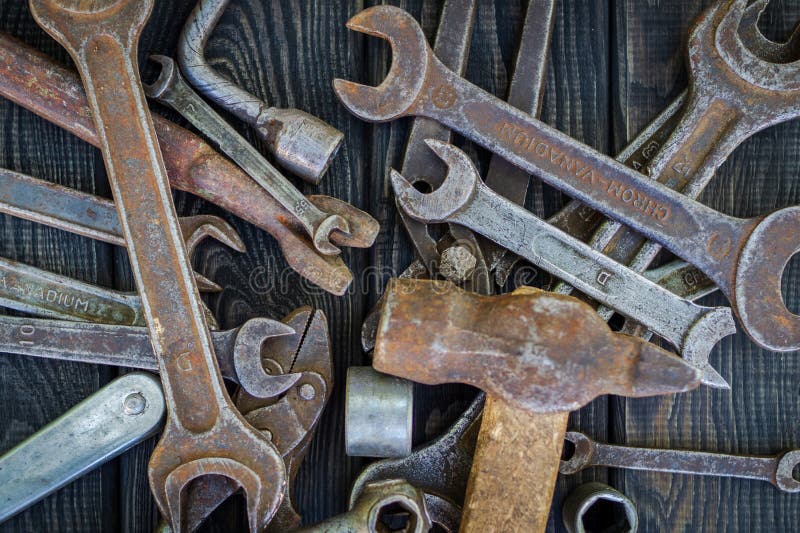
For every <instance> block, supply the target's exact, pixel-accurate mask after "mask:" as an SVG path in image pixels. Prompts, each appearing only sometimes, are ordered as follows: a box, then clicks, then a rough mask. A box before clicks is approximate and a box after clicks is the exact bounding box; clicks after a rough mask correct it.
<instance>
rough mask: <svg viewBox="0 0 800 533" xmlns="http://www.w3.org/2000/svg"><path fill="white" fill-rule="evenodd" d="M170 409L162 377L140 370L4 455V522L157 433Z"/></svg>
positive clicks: (0, 471)
mask: <svg viewBox="0 0 800 533" xmlns="http://www.w3.org/2000/svg"><path fill="white" fill-rule="evenodd" d="M165 411H166V408H165V405H164V395H163V394H162V392H161V385H160V384H159V383H158V379H157V378H156V377H154V376H151V375H149V374H143V373H139V372H134V373H130V374H126V375H125V376H123V377H121V378H118V379H116V380H114V381H112V382H111V383H109V384H108V385H106V386H105V387H103V388H102V389H100V390H99V391H97V392H95V393H94V394H92V395H91V396H89V397H88V398H86V399H85V400H83V401H82V402H81V403H79V404H78V405H76V406H75V407H73V408H72V409H70V410H69V411H67V412H66V413H64V414H63V415H61V416H60V417H58V418H57V419H55V420H53V421H52V422H50V423H49V424H47V425H46V426H45V427H43V428H42V429H40V430H39V431H37V432H36V433H35V434H33V435H31V436H30V437H28V438H27V439H25V440H24V441H22V442H21V443H19V444H18V445H17V446H15V447H14V448H13V449H11V450H10V451H8V452H7V453H5V454H4V455H3V456H2V457H0V522H2V521H4V520H6V519H8V518H9V517H11V516H13V515H15V514H16V513H18V512H20V511H22V510H23V509H25V508H27V507H29V506H31V505H33V504H34V503H36V502H37V501H39V500H41V499H42V498H44V497H45V496H47V495H48V494H52V493H53V492H55V491H57V490H58V489H60V488H61V487H63V486H65V485H67V484H68V483H70V482H71V481H73V480H75V479H78V478H79V477H81V476H82V475H84V474H85V473H87V472H89V471H91V470H93V469H95V468H96V467H97V466H99V465H101V464H103V463H105V462H106V461H109V460H111V459H113V458H114V457H116V456H118V455H120V454H121V453H123V452H124V451H125V450H127V449H129V448H131V447H132V446H134V445H135V444H137V443H139V442H141V441H143V440H144V439H146V438H147V437H149V436H151V435H153V434H154V433H156V431H158V429H159V428H160V427H161V424H162V421H163V420H164V413H165ZM32 471H35V472H36V475H31V472H32Z"/></svg>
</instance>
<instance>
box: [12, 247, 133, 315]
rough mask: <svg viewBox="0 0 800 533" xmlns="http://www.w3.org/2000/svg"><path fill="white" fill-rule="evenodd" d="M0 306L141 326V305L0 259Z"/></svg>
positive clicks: (114, 293) (128, 297)
mask: <svg viewBox="0 0 800 533" xmlns="http://www.w3.org/2000/svg"><path fill="white" fill-rule="evenodd" d="M0 305H3V306H5V307H8V308H10V309H16V310H17V311H23V312H26V313H31V314H34V315H39V316H46V317H49V318H60V319H62V320H83V321H88V322H100V323H107V324H120V325H130V326H143V325H144V317H143V316H142V308H141V301H140V300H139V298H138V297H137V296H135V295H132V294H125V293H121V292H119V291H115V290H112V289H106V288H103V287H97V286H95V285H91V284H89V283H83V282H81V281H77V280H74V279H71V278H67V277H65V276H61V275H58V274H54V273H52V272H47V271H45V270H40V269H38V268H35V267H32V266H29V265H23V264H21V263H17V262H16V261H11V260H9V259H3V258H0Z"/></svg>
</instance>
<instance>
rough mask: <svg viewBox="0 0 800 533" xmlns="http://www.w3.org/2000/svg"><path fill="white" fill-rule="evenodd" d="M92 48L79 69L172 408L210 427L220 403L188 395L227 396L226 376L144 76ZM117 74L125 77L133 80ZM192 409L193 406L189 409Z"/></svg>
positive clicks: (101, 46)
mask: <svg viewBox="0 0 800 533" xmlns="http://www.w3.org/2000/svg"><path fill="white" fill-rule="evenodd" d="M92 45H93V46H92ZM92 45H89V46H86V48H85V49H84V53H85V55H84V57H83V60H84V61H85V63H86V68H84V69H81V70H82V72H83V73H84V75H85V76H87V77H88V76H92V77H93V78H94V79H92V80H90V81H89V80H87V81H89V82H88V83H87V84H86V85H87V87H93V88H95V90H96V91H97V93H95V91H94V90H89V91H87V94H88V95H89V102H90V104H91V107H92V108H93V109H95V110H96V113H95V115H94V116H95V120H96V121H97V122H98V130H99V131H101V132H102V133H101V135H100V137H101V144H102V145H103V147H104V149H103V154H104V157H105V162H106V168H107V169H108V173H109V177H110V178H111V180H110V181H111V187H112V190H113V194H114V198H115V199H116V203H117V210H118V211H119V214H120V217H119V218H120V223H121V225H122V230H123V234H124V235H125V240H126V241H127V242H128V253H129V254H130V256H131V265H132V267H133V268H132V270H133V273H134V276H135V279H136V284H137V286H138V288H139V293H140V295H141V298H142V303H143V307H144V310H145V316H146V317H147V322H148V325H149V327H150V335H151V341H152V343H153V348H154V350H155V353H156V354H157V357H158V360H159V363H160V365H159V366H160V367H161V376H162V379H163V380H164V381H165V382H169V383H170V384H171V386H169V385H168V386H166V387H165V391H166V393H167V394H168V395H172V396H174V400H175V401H173V402H170V405H171V407H172V408H173V414H174V415H175V416H177V419H178V421H179V422H180V423H181V424H182V425H184V426H185V427H186V428H187V429H189V430H190V431H198V432H199V431H203V430H208V429H210V428H211V427H213V426H214V424H215V423H216V420H217V416H218V408H219V406H218V404H217V403H216V402H212V401H209V402H202V403H200V402H196V401H187V400H188V398H182V397H185V396H191V397H192V398H198V397H199V398H219V397H221V396H223V395H224V392H223V387H222V378H221V376H220V374H219V369H218V368H217V365H216V360H215V357H214V353H213V349H212V347H211V339H210V336H209V333H208V326H207V324H206V320H205V315H204V312H203V310H202V307H201V305H200V296H199V293H198V291H197V287H196V286H195V283H194V276H193V275H192V270H191V268H190V267H189V260H188V257H187V253H186V248H185V245H184V243H183V240H182V239H181V236H180V228H179V226H178V215H177V213H176V212H175V206H174V205H173V203H172V194H171V192H170V189H169V180H168V178H167V174H166V170H165V167H164V163H163V161H162V159H161V153H160V151H159V149H158V141H157V139H156V135H155V131H154V129H153V125H152V121H151V119H150V114H149V112H148V111H147V106H146V103H145V97H144V93H143V91H142V89H141V87H140V86H139V85H138V84H137V83H135V81H134V80H136V79H138V77H139V76H138V72H136V71H137V70H138V69H137V66H136V63H135V58H136V54H135V53H132V52H133V50H125V49H123V48H121V47H120V46H119V45H118V43H117V42H115V41H114V40H112V39H110V38H108V37H104V36H98V37H97V38H96V39H95V40H94V42H93V43H92ZM109 65H116V66H115V67H113V68H111V67H109ZM123 69H124V70H123ZM118 72H127V73H128V77H127V79H123V78H121V77H119V76H118V75H116V73H118ZM100 102H102V104H101V103H100ZM132 117H135V120H131V118H132ZM121 124H126V126H125V128H124V129H123V128H120V127H119V125H121ZM144 147H146V150H143V148H144ZM164 289H166V291H167V294H165V293H164V292H162V291H163V290H164ZM214 378H217V379H214ZM190 405H194V408H193V409H191V410H189V409H186V410H185V412H183V411H184V406H190ZM201 406H202V407H201ZM199 407H200V408H199Z"/></svg>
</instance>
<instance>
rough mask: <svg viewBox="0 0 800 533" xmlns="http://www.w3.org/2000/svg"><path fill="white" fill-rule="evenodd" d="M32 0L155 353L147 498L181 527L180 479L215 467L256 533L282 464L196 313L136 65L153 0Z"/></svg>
mask: <svg viewBox="0 0 800 533" xmlns="http://www.w3.org/2000/svg"><path fill="white" fill-rule="evenodd" d="M30 7H31V11H32V13H33V16H34V18H35V19H36V21H37V22H38V23H39V25H40V26H42V28H44V29H45V31H47V32H48V33H49V34H50V35H51V36H53V37H54V38H55V39H56V40H57V41H58V42H59V43H61V44H62V45H63V46H64V47H65V48H66V49H67V51H68V52H69V53H70V55H71V56H72V59H73V60H74V61H75V63H76V65H77V66H78V70H79V72H80V73H81V76H82V77H83V80H84V84H85V86H86V93H87V96H88V99H89V105H90V108H91V110H92V117H93V119H94V121H95V124H96V128H97V131H98V132H100V139H101V148H102V152H103V156H104V160H105V163H106V170H107V172H108V175H109V180H110V183H111V189H112V192H113V194H114V200H115V202H116V205H117V210H118V212H119V215H120V217H119V218H120V223H121V225H122V230H123V234H124V235H125V241H126V242H127V243H128V254H129V255H130V257H131V265H132V270H133V274H134V278H135V279H136V284H137V286H138V288H139V291H140V294H141V296H142V301H143V304H144V305H143V307H144V311H145V316H146V318H147V324H148V327H149V328H150V338H151V341H152V344H153V349H154V352H155V354H156V357H157V359H158V362H159V368H160V375H161V380H162V382H163V384H164V395H165V399H166V402H167V405H168V410H169V417H168V419H167V424H166V427H165V429H164V433H163V435H162V436H161V440H160V441H159V443H158V445H156V448H155V450H154V452H153V456H152V457H151V459H150V465H149V469H148V474H149V478H150V486H151V489H152V491H153V495H154V497H155V500H156V502H157V504H158V506H159V509H160V510H161V512H162V513H163V514H164V516H165V517H167V519H168V520H169V521H170V523H171V525H172V527H173V529H174V530H175V531H176V533H182V532H183V531H184V525H185V524H184V521H183V512H182V504H183V502H182V500H183V498H182V496H183V494H182V493H183V491H184V489H185V488H186V487H187V486H188V485H189V483H190V482H191V481H192V480H193V479H196V478H198V477H202V476H205V475H207V474H217V475H223V476H225V477H228V478H230V479H233V480H236V481H237V482H238V483H239V484H240V485H241V486H242V488H243V490H244V493H245V495H246V498H247V509H248V513H249V526H250V530H251V532H252V533H255V532H257V531H258V530H259V529H260V528H261V527H263V526H264V525H265V524H266V523H267V521H268V520H269V518H270V517H271V516H272V515H273V514H274V512H275V510H276V509H277V506H278V504H279V502H280V499H281V496H282V494H283V485H284V483H285V481H286V472H285V467H284V465H283V461H282V460H281V457H280V454H279V453H278V451H277V450H276V449H275V446H274V445H272V444H271V443H270V442H269V441H268V440H267V439H265V438H264V436H263V435H262V434H261V433H259V432H258V431H257V430H255V429H253V428H252V427H251V426H250V425H249V424H247V422H246V421H245V420H244V419H243V418H242V416H241V415H240V414H239V413H238V411H236V409H235V407H234V406H233V404H232V402H231V400H230V398H229V397H228V394H227V392H226V390H225V386H224V384H223V381H222V376H221V375H220V371H219V367H218V366H217V362H216V357H215V356H214V350H213V347H212V343H211V336H210V334H209V331H208V327H207V325H206V323H205V319H204V317H203V312H202V307H201V305H200V297H199V294H198V293H197V288H196V286H195V284H194V279H193V277H192V274H191V268H190V266H189V259H188V256H187V254H186V248H185V245H184V243H183V241H182V238H181V235H180V230H179V227H178V217H177V215H176V213H175V206H174V205H173V203H172V195H171V192H170V189H169V180H168V177H167V173H166V169H165V167H164V162H163V160H162V158H161V152H160V150H159V147H158V140H157V138H156V133H155V130H154V128H153V122H152V119H151V117H150V113H149V111H148V109H147V105H146V102H145V96H144V92H143V90H142V87H141V81H140V78H139V72H138V65H137V44H138V40H139V36H140V34H141V31H142V29H143V28H144V25H145V23H146V21H147V19H148V18H149V17H150V14H151V12H152V9H153V0H143V1H137V0H105V1H94V2H90V1H86V0H30Z"/></svg>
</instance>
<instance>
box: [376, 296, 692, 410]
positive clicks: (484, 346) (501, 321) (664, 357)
mask: <svg viewBox="0 0 800 533" xmlns="http://www.w3.org/2000/svg"><path fill="white" fill-rule="evenodd" d="M373 366H374V367H375V369H376V370H378V371H380V372H386V373H389V374H394V375H397V376H401V377H405V378H407V379H412V380H414V381H418V382H421V383H426V384H430V385H436V384H441V383H467V384H470V385H474V386H476V387H478V388H481V389H483V390H485V391H487V392H489V393H490V394H492V395H495V396H498V397H501V398H503V399H504V400H505V401H507V402H509V403H510V404H513V405H517V406H519V407H523V408H527V409H529V410H531V411H533V412H542V413H552V412H563V411H569V410H574V409H577V408H579V407H581V406H582V405H584V404H585V403H587V402H589V401H591V400H592V399H594V398H595V397H597V396H599V395H601V394H619V395H626V396H632V397H639V396H650V395H654V394H667V393H674V392H682V391H685V390H689V389H691V388H694V387H696V386H697V385H698V384H699V372H698V371H697V370H696V369H695V368H693V367H691V366H690V365H688V364H687V363H685V362H683V361H682V360H681V359H680V358H678V357H676V356H675V355H673V354H670V353H669V352H666V351H665V350H663V349H661V348H658V347H656V346H655V345H652V344H649V343H647V342H645V341H642V340H641V339H636V338H633V337H628V336H624V335H618V334H614V333H613V332H612V331H611V330H610V329H609V327H608V325H606V323H605V322H604V321H602V320H601V319H600V318H599V317H598V316H597V313H595V312H594V310H593V309H592V308H591V307H589V306H588V305H586V304H585V303H582V302H580V301H578V300H576V299H574V298H570V297H565V296H563V295H559V294H553V293H545V292H541V293H539V294H535V295H515V294H511V295H501V296H491V297H487V296H480V295H477V294H473V293H468V292H466V291H463V290H460V289H458V288H457V287H455V286H454V285H452V284H451V283H447V282H436V281H427V280H393V281H392V282H391V284H390V286H389V288H388V289H387V297H386V301H385V303H384V307H383V311H382V315H381V321H380V324H379V326H378V337H377V341H376V345H375V355H374V361H373Z"/></svg>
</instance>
